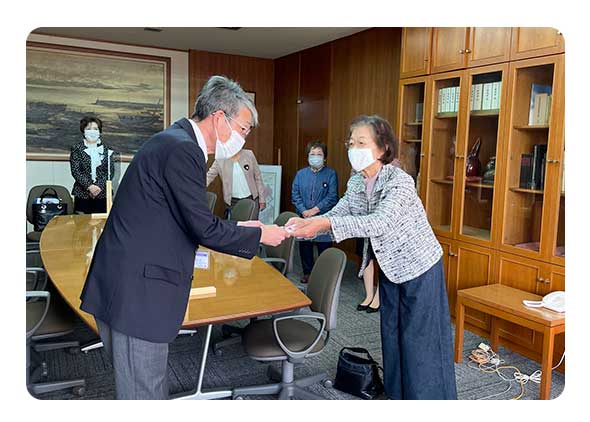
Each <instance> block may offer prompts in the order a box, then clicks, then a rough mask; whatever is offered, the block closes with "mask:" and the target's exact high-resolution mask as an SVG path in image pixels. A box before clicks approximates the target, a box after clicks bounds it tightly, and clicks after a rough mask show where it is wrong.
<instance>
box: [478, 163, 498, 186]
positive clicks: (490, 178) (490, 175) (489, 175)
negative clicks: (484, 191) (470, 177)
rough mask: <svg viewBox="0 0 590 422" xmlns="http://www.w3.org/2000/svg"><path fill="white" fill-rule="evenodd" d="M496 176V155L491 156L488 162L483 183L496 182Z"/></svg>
mask: <svg viewBox="0 0 590 422" xmlns="http://www.w3.org/2000/svg"><path fill="white" fill-rule="evenodd" d="M495 176H496V157H490V161H488V163H487V164H486V168H485V170H484V172H483V179H482V181H481V182H482V183H485V184H486V185H493V184H494V177H495Z"/></svg>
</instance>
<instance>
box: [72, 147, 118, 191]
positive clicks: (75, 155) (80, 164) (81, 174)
mask: <svg viewBox="0 0 590 422" xmlns="http://www.w3.org/2000/svg"><path fill="white" fill-rule="evenodd" d="M101 145H102V146H103V151H104V153H103V158H102V161H101V163H100V165H99V166H98V167H97V168H96V180H95V181H93V180H92V178H91V174H92V172H91V169H90V165H91V160H90V156H89V155H88V154H86V153H85V152H84V150H85V149H86V147H85V146H84V141H80V142H77V143H75V144H74V145H72V147H71V149H70V171H71V173H72V177H73V178H74V186H73V188H72V195H73V196H75V197H77V198H83V199H90V198H91V196H90V193H89V192H88V186H90V185H92V184H94V185H96V186H98V187H99V188H100V193H99V194H98V196H97V197H96V199H104V198H106V182H107V177H108V171H107V161H109V162H110V167H111V171H110V173H111V174H110V177H111V180H113V179H114V178H115V160H114V158H115V157H113V155H111V159H110V160H107V155H106V154H107V151H112V150H111V149H110V148H108V147H107V145H105V144H104V143H102V142H101V141H100V140H99V141H98V146H101Z"/></svg>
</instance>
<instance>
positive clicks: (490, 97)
mask: <svg viewBox="0 0 590 422" xmlns="http://www.w3.org/2000/svg"><path fill="white" fill-rule="evenodd" d="M501 93H502V81H498V82H490V83H485V84H475V85H472V86H471V111H481V110H499V109H500V98H501V95H500V94H501Z"/></svg>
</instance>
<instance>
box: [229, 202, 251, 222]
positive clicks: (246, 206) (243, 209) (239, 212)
mask: <svg viewBox="0 0 590 422" xmlns="http://www.w3.org/2000/svg"><path fill="white" fill-rule="evenodd" d="M255 207H256V203H255V202H254V201H253V200H252V199H250V198H242V199H240V200H239V201H238V202H236V205H234V206H233V208H232V210H231V213H230V216H229V219H230V220H232V221H248V220H252V218H254V210H255Z"/></svg>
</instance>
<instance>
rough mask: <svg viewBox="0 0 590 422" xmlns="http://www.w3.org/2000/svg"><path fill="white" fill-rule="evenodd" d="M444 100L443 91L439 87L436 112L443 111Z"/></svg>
mask: <svg viewBox="0 0 590 422" xmlns="http://www.w3.org/2000/svg"><path fill="white" fill-rule="evenodd" d="M442 102H443V99H442V91H441V90H440V89H439V90H438V98H437V104H436V112H437V113H440V112H442Z"/></svg>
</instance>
